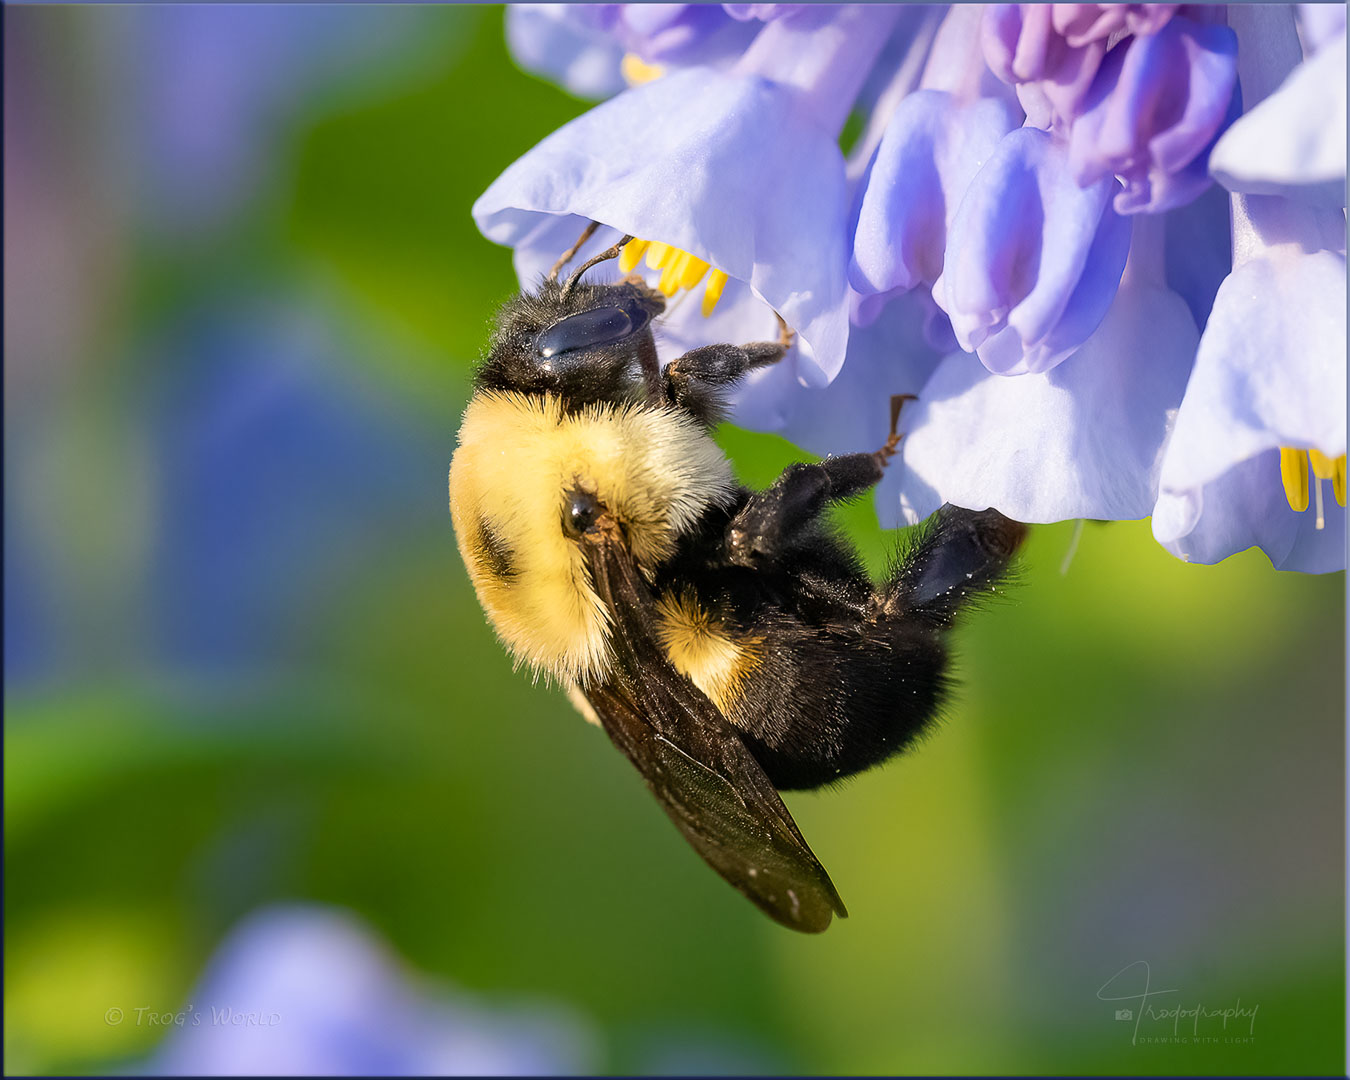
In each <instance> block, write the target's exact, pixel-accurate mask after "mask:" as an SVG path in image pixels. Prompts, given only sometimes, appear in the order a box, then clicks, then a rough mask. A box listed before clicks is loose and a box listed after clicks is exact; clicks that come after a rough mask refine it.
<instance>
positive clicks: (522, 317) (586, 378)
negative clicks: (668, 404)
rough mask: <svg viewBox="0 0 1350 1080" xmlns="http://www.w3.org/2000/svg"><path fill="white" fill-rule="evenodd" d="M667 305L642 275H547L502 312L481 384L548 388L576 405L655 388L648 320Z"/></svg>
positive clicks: (622, 398)
mask: <svg viewBox="0 0 1350 1080" xmlns="http://www.w3.org/2000/svg"><path fill="white" fill-rule="evenodd" d="M665 306H666V302H665V298H664V297H663V296H662V295H661V294H660V293H659V292H656V291H654V290H652V289H649V288H648V287H647V286H646V285H644V284H642V283H641V282H640V281H621V282H616V283H613V284H605V285H588V284H581V283H579V282H577V281H576V280H575V279H574V280H571V281H569V282H567V283H566V284H563V283H560V282H558V281H557V280H546V281H544V282H543V284H542V285H541V286H540V288H539V291H538V292H537V293H534V294H528V293H522V294H521V295H520V296H517V297H516V298H514V299H513V300H510V301H509V302H507V304H506V305H505V306H504V307H503V308H502V310H501V312H500V313H499V314H498V316H497V326H496V331H495V332H494V333H493V335H492V340H491V343H490V345H489V351H488V356H487V359H486V360H485V361H484V363H483V365H482V367H481V368H480V369H479V371H478V387H479V388H480V389H486V390H514V391H517V392H519V393H527V394H529V393H546V392H551V393H554V394H556V395H558V397H560V398H561V399H563V400H564V401H565V402H566V403H567V404H568V405H569V406H571V407H573V408H577V407H581V406H584V405H589V404H592V403H595V402H600V401H612V402H620V401H626V400H630V399H632V398H633V397H634V396H635V395H636V396H641V395H642V392H643V390H644V389H645V391H646V393H647V394H653V393H654V392H655V390H656V389H657V386H656V380H657V376H658V373H659V366H658V362H657V356H656V343H655V341H654V340H653V339H652V329H651V322H652V320H653V319H654V318H655V317H656V316H657V315H660V314H661V312H662V311H664V310H665Z"/></svg>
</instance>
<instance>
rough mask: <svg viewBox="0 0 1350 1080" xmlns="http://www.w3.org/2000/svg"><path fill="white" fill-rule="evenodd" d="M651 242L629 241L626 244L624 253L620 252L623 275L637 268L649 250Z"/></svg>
mask: <svg viewBox="0 0 1350 1080" xmlns="http://www.w3.org/2000/svg"><path fill="white" fill-rule="evenodd" d="M650 242H651V241H649V240H629V241H628V243H626V244H624V246H623V251H621V252H619V270H620V271H621V272H622V273H625V274H626V273H628V272H629V271H631V270H632V269H633V267H635V266H637V264H638V261H639V260H640V259H641V258H642V253H643V252H644V251H646V250H647V245H648V244H649V243H650Z"/></svg>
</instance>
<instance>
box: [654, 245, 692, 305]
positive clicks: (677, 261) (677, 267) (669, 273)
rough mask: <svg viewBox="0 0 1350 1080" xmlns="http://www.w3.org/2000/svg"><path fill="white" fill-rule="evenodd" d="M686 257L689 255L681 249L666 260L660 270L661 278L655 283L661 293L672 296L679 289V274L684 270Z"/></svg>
mask: <svg viewBox="0 0 1350 1080" xmlns="http://www.w3.org/2000/svg"><path fill="white" fill-rule="evenodd" d="M687 258H689V256H688V255H686V254H685V253H684V252H683V251H677V252H676V253H675V255H674V257H673V258H669V259H667V260H666V265H665V268H664V269H663V270H662V271H661V280H660V282H658V283H657V288H659V289H660V290H661V293H662V295H664V296H674V295H675V294H676V293H677V292H679V291H680V275H681V273H682V272H683V271H684V260H685V259H687Z"/></svg>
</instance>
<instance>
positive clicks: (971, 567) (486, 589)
mask: <svg viewBox="0 0 1350 1080" xmlns="http://www.w3.org/2000/svg"><path fill="white" fill-rule="evenodd" d="M584 239H585V237H583V240H584ZM631 239H632V238H631V237H625V238H623V240H621V241H620V242H619V243H618V244H616V245H615V246H614V247H612V248H609V249H608V250H607V251H605V252H602V253H601V254H600V255H598V256H596V257H595V258H593V259H590V260H588V261H587V262H585V263H584V264H583V265H582V266H581V267H580V268H579V269H578V270H576V271H575V272H574V273H573V274H572V275H571V276H570V277H568V278H567V279H566V280H565V281H559V270H560V269H561V267H562V266H563V265H565V263H566V261H568V260H569V258H570V257H571V256H574V255H575V253H576V251H577V250H578V248H579V247H580V243H581V242H578V245H577V246H576V247H574V248H573V249H572V250H571V251H570V252H568V253H567V254H566V255H564V257H563V259H561V260H559V265H558V266H555V267H554V270H553V272H552V274H550V275H549V276H548V277H547V278H546V279H545V280H544V281H543V282H542V284H541V285H540V287H539V288H538V290H537V291H536V292H534V293H522V294H521V295H519V296H517V297H515V298H514V299H512V300H511V301H509V302H508V303H507V304H506V305H505V306H504V308H503V309H502V311H501V312H500V314H499V316H498V319H497V324H496V328H495V331H494V333H493V336H492V338H491V342H490V345H489V350H488V353H487V356H486V359H485V360H484V361H483V362H482V364H481V365H480V367H479V369H478V371H477V373H476V379H475V393H474V395H473V398H472V400H471V401H470V403H469V405H468V408H467V410H466V411H465V414H464V420H463V424H462V426H461V428H460V432H459V445H458V448H457V450H456V451H455V454H454V457H453V459H452V461H451V465H450V511H451V515H452V517H453V521H454V527H455V533H456V537H457V540H458V543H459V549H460V553H461V555H462V556H463V559H464V563H465V566H466V567H467V568H468V571H469V576H470V578H471V579H472V581H473V584H474V588H475V590H476V591H477V594H478V598H479V600H480V601H481V603H482V605H483V609H484V611H485V612H486V613H487V616H488V618H489V620H490V621H491V623H492V625H493V627H494V629H495V630H496V632H497V634H498V636H499V637H500V638H501V640H502V642H503V643H504V644H505V645H506V647H507V649H508V650H509V651H510V652H511V653H512V655H513V656H514V657H515V658H516V661H517V663H518V664H521V663H523V664H526V665H528V666H529V667H531V668H532V669H533V670H534V672H535V673H536V676H537V675H538V674H540V673H542V674H544V675H545V676H546V677H549V678H551V679H553V680H556V681H557V682H558V683H560V684H561V685H562V686H564V687H565V688H566V689H567V690H568V693H569V696H570V697H571V698H572V700H573V702H574V703H575V704H576V705H577V707H578V709H579V710H580V711H581V712H582V714H583V715H584V716H586V717H587V719H589V720H591V721H592V722H594V723H597V724H599V725H600V726H601V727H603V728H604V730H605V732H606V733H607V734H608V735H609V737H610V739H611V740H613V742H614V743H615V745H616V746H617V747H618V748H619V749H620V750H621V751H622V752H623V753H624V754H625V755H626V756H627V758H628V759H629V761H631V762H632V763H633V765H634V766H635V767H636V768H637V770H638V772H639V773H640V774H641V776H642V778H643V779H644V780H645V781H646V784H647V786H648V787H649V788H650V790H651V791H652V793H653V794H654V795H655V796H656V799H657V801H658V802H659V803H660V804H661V806H662V808H663V809H664V810H665V812H666V813H667V814H668V815H669V816H670V818H671V820H672V821H673V822H674V823H675V825H676V827H677V828H678V829H679V830H680V832H681V833H682V834H683V835H684V837H685V839H686V840H688V842H689V843H690V844H691V845H692V846H693V848H694V849H695V850H696V851H697V852H698V853H699V855H701V856H702V857H703V858H704V859H705V860H706V861H707V862H708V864H709V865H710V866H712V868H713V869H714V870H716V871H717V872H718V873H719V874H721V875H722V877H723V878H725V879H726V880H727V881H728V882H729V883H730V884H732V885H733V886H735V887H736V888H737V889H739V890H740V891H741V892H742V893H744V894H745V895H746V896H747V897H748V898H749V899H750V900H752V901H753V902H754V903H755V904H756V905H758V906H759V907H760V908H761V909H762V910H763V911H765V912H766V913H767V914H768V915H770V916H771V917H772V918H773V919H775V920H777V921H778V922H779V923H782V924H783V925H784V926H787V927H790V928H792V929H794V930H801V931H808V932H818V931H821V930H824V929H825V928H826V927H827V926H828V925H829V923H830V921H831V918H832V916H834V915H838V916H840V917H843V916H845V915H846V914H847V912H846V910H845V908H844V904H843V901H842V900H841V899H840V898H839V894H838V892H837V891H836V890H835V887H834V885H833V883H832V882H831V881H830V878H829V875H828V874H827V873H826V872H825V869H824V868H823V867H822V866H821V864H820V862H819V860H818V859H817V858H816V857H815V855H814V854H813V853H812V851H811V849H810V847H809V846H808V845H807V843H806V841H805V839H804V838H803V837H802V834H801V832H800V831H799V830H798V828H797V826H796V823H795V822H794V821H793V819H792V816H791V814H789V812H788V810H787V807H786V806H785V805H784V804H783V801H782V799H781V798H780V797H779V794H778V793H779V791H781V790H796V789H803V788H817V787H820V786H822V785H828V784H831V783H834V782H836V781H839V780H842V779H844V778H845V777H848V776H851V775H853V774H855V773H858V772H860V771H862V770H864V769H867V768H870V767H871V766H873V765H876V764H878V763H880V762H883V761H885V760H886V759H887V758H890V757H891V756H893V755H894V754H896V753H898V752H899V751H901V750H903V749H904V748H906V747H907V746H909V745H910V744H911V743H913V742H914V740H915V739H916V738H917V737H918V736H919V735H920V734H921V733H922V732H923V731H924V730H925V729H926V728H927V727H928V726H929V725H930V724H931V723H932V722H933V720H934V718H935V715H936V713H937V711H938V709H939V706H940V704H941V702H942V700H943V696H944V692H945V691H946V689H947V685H948V675H947V665H948V650H947V644H946V636H947V632H948V630H949V629H950V628H951V626H952V624H953V621H954V619H955V618H956V617H957V615H958V614H959V613H960V612H961V611H962V609H963V608H965V607H967V606H968V605H969V603H970V602H971V601H972V600H974V599H976V598H977V597H978V596H980V595H981V594H983V593H987V592H989V591H990V590H991V589H993V587H994V586H995V585H996V584H997V583H998V582H999V581H1000V579H1001V578H1002V577H1003V576H1004V575H1005V574H1006V572H1007V569H1008V566H1009V563H1010V560H1011V559H1012V558H1013V555H1014V553H1015V552H1016V550H1017V548H1018V546H1019V545H1020V543H1021V541H1022V539H1023V536H1024V534H1025V531H1026V527H1025V526H1024V525H1022V524H1020V523H1018V522H1014V521H1011V520H1010V519H1008V518H1005V517H1003V516H1002V515H1001V514H999V513H998V512H997V511H994V510H985V511H978V512H977V511H970V510H964V509H959V508H956V507H952V506H944V507H943V508H942V509H941V510H939V511H938V512H937V513H936V514H934V515H933V517H932V518H930V519H929V521H928V522H927V523H925V525H924V526H921V527H920V528H919V529H918V530H916V535H915V536H914V537H913V538H912V539H911V540H910V542H909V544H908V550H907V552H906V553H905V554H904V556H903V557H902V558H900V559H899V560H898V561H897V563H896V566H895V569H894V570H893V572H892V573H891V574H890V575H889V577H888V579H887V580H886V581H885V582H883V583H881V584H880V585H878V584H876V583H874V582H873V581H872V580H871V578H870V577H869V576H868V573H867V571H866V569H865V568H864V566H863V563H862V561H861V559H860V557H859V555H858V553H857V552H856V550H854V548H853V547H852V546H851V545H850V544H849V543H847V542H846V541H845V540H844V539H843V538H842V537H840V536H839V535H838V534H837V533H836V532H835V531H834V530H832V529H831V527H830V526H829V523H828V519H827V517H826V516H825V512H826V510H827V508H828V507H829V506H830V504H831V503H835V502H838V501H840V500H845V499H850V498H853V497H854V496H857V495H860V494H862V493H864V492H866V491H867V490H869V489H870V488H871V487H872V486H873V485H875V484H876V483H877V481H878V480H880V479H881V477H882V474H883V471H884V469H885V468H886V465H887V463H888V461H889V459H890V457H891V456H892V454H894V452H895V451H896V448H897V444H898V441H899V437H898V436H897V435H896V433H895V428H896V418H897V415H898V411H899V406H900V405H901V404H902V401H901V400H898V399H897V400H893V402H892V408H891V437H890V439H888V440H887V443H886V445H885V446H883V447H881V448H880V449H879V450H878V451H877V452H875V453H857V454H846V455H842V456H838V457H829V458H826V459H825V460H824V461H821V462H820V463H819V464H794V465H790V466H788V467H787V469H786V470H784V472H783V474H782V475H781V476H780V477H779V478H778V480H777V481H776V482H775V483H774V484H773V485H772V486H771V487H769V488H767V489H766V490H763V491H751V490H748V489H746V488H744V487H742V486H741V485H739V484H738V483H737V482H736V481H735V480H734V479H733V476H732V471H731V465H730V463H729V462H728V461H727V459H726V457H725V456H724V455H723V454H722V452H721V450H720V449H719V448H718V446H717V444H716V443H715V442H714V441H713V439H712V437H711V429H712V428H713V427H714V425H715V424H716V423H718V422H719V421H720V419H721V418H722V416H723V415H724V396H725V395H726V393H727V391H728V390H729V389H730V388H731V387H732V386H733V385H734V384H735V383H736V382H737V381H738V380H740V379H741V378H742V377H743V376H744V375H746V373H747V372H750V371H752V370H754V369H756V368H759V367H762V366H765V365H768V364H773V363H775V362H776V361H778V360H779V359H781V358H782V357H783V356H784V355H785V353H786V352H787V350H788V349H789V348H791V343H792V335H791V332H790V331H788V330H787V328H786V326H785V325H784V327H783V331H784V332H783V333H782V335H781V336H780V340H778V341H776V342H757V343H753V344H748V345H729V344H728V345H709V346H706V347H704V348H698V349H694V350H692V351H691V352H687V353H685V354H684V355H682V356H679V357H677V358H675V359H673V360H671V361H670V362H669V363H667V364H665V365H664V366H663V365H662V364H661V363H660V361H659V359H658V355H657V349H656V344H655V340H654V338H653V333H652V330H653V323H654V320H656V319H657V318H658V317H659V316H660V315H661V314H662V312H663V311H664V308H665V299H664V297H663V296H662V295H661V294H660V293H659V292H657V291H655V290H653V289H651V288H648V287H647V286H646V285H645V284H644V283H643V282H642V281H641V279H640V278H635V277H629V278H627V279H624V280H622V281H619V282H617V283H609V284H594V283H587V282H585V281H583V280H582V278H583V275H584V274H585V272H586V271H587V270H588V269H590V268H591V267H592V266H594V265H595V264H596V263H598V262H600V261H601V260H603V259H607V258H614V257H616V256H617V255H618V254H619V252H620V249H621V248H622V246H623V245H624V244H625V243H627V242H629V241H630V240H631ZM780 322H781V320H780Z"/></svg>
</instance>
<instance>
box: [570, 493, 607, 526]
mask: <svg viewBox="0 0 1350 1080" xmlns="http://www.w3.org/2000/svg"><path fill="white" fill-rule="evenodd" d="M604 512H605V508H604V506H602V505H601V503H600V500H599V499H597V498H596V497H595V496H594V495H592V494H591V493H590V492H589V491H582V490H580V489H573V490H572V491H569V492H568V493H567V502H566V504H565V505H564V507H563V531H564V532H566V533H567V535H568V536H572V537H578V536H580V535H581V534H582V533H584V532H585V531H586V530H587V529H589V528H590V527H591V526H592V525H594V524H595V522H596V520H597V519H598V518H599V517H600V515H601V514H603V513H604Z"/></svg>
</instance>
